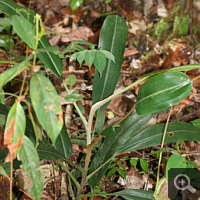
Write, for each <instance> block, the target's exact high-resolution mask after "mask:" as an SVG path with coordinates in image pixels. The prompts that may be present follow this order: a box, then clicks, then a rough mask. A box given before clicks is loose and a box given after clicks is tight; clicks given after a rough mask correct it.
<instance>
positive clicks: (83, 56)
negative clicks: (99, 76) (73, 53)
mask: <svg viewBox="0 0 200 200" xmlns="http://www.w3.org/2000/svg"><path fill="white" fill-rule="evenodd" d="M86 52H87V50H85V51H81V52H79V54H77V55H78V57H77V60H78V62H79V64H80V66H81V65H82V63H83V61H84V60H85V54H86Z"/></svg>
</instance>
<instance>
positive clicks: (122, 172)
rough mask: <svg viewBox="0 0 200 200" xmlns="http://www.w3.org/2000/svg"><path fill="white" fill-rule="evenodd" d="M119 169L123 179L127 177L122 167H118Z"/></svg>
mask: <svg viewBox="0 0 200 200" xmlns="http://www.w3.org/2000/svg"><path fill="white" fill-rule="evenodd" d="M117 170H118V172H119V174H120V176H121V177H122V178H123V179H126V174H125V173H124V171H123V170H122V169H120V168H118V169H117Z"/></svg>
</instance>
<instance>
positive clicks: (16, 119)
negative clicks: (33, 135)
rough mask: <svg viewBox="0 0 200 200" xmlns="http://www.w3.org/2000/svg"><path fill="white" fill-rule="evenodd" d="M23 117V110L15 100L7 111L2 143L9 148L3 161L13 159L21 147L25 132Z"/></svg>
mask: <svg viewBox="0 0 200 200" xmlns="http://www.w3.org/2000/svg"><path fill="white" fill-rule="evenodd" d="M25 119H26V118H25V114H24V110H23V108H22V106H21V104H20V102H15V103H14V104H13V106H12V108H11V109H10V111H9V113H8V117H7V121H6V127H5V133H4V145H6V146H7V148H8V150H9V153H8V155H7V157H6V160H5V163H6V162H10V161H11V160H12V159H14V158H15V157H16V153H18V152H19V149H20V148H21V145H22V141H23V136H24V133H25V124H26V121H25Z"/></svg>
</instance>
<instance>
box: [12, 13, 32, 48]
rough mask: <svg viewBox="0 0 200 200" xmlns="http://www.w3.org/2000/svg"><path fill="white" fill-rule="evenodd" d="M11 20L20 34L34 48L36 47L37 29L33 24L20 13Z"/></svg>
mask: <svg viewBox="0 0 200 200" xmlns="http://www.w3.org/2000/svg"><path fill="white" fill-rule="evenodd" d="M11 20H12V24H13V27H14V30H15V32H16V33H17V34H18V36H19V37H20V38H21V39H22V40H23V41H24V42H25V43H26V44H27V45H28V46H29V47H31V48H32V49H33V48H34V47H35V30H34V29H33V24H31V23H30V22H29V21H28V20H27V19H25V18H24V17H21V16H19V15H13V16H12V17H11Z"/></svg>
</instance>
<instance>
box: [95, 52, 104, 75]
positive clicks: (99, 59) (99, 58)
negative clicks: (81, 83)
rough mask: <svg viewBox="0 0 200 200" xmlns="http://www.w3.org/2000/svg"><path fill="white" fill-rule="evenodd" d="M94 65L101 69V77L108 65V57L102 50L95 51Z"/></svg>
mask: <svg viewBox="0 0 200 200" xmlns="http://www.w3.org/2000/svg"><path fill="white" fill-rule="evenodd" d="M94 66H95V68H96V69H97V70H98V71H99V73H100V77H101V76H102V72H103V70H104V68H105V66H106V58H105V55H104V54H103V53H101V52H100V51H97V52H96V53H95V58H94Z"/></svg>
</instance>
